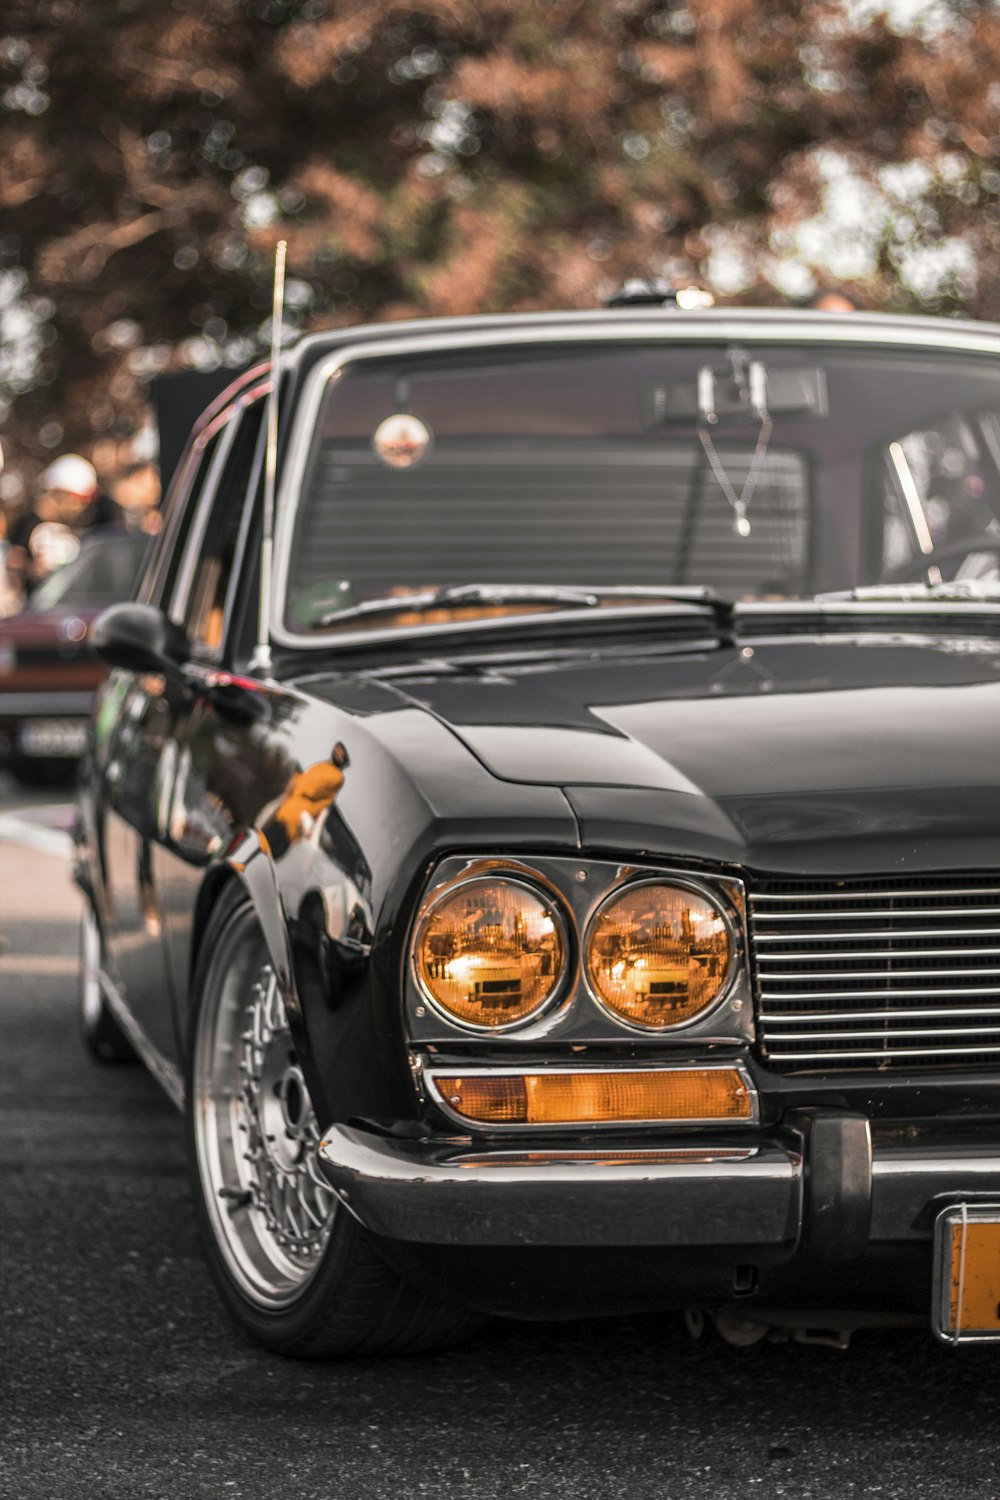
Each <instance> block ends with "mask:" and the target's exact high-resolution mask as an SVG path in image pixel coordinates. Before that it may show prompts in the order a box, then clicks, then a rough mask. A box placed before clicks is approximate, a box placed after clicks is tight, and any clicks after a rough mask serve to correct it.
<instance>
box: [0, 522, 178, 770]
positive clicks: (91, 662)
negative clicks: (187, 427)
mask: <svg viewBox="0 0 1000 1500" xmlns="http://www.w3.org/2000/svg"><path fill="white" fill-rule="evenodd" d="M148 545H149V537H148V536H147V535H145V534H144V533H138V534H129V533H127V532H120V531H117V530H113V529H110V528H102V529H101V530H100V531H99V532H95V533H94V534H93V535H92V536H90V537H88V538H86V539H85V540H84V542H83V544H82V545H81V547H80V551H79V552H78V553H77V555H76V557H74V558H73V559H72V561H71V562H68V563H66V564H65V565H64V566H63V567H61V568H59V569H57V570H56V571H55V572H54V573H52V574H51V575H50V576H49V577H48V578H47V579H45V581H44V582H42V583H40V584H39V585H38V587H37V588H36V589H35V590H34V592H33V593H32V595H31V597H30V599H29V601H28V603H27V605H26V607H25V608H24V609H22V610H20V611H19V612H18V613H17V614H14V615H11V616H10V617H9V618H7V619H0V764H5V765H6V768H7V769H8V770H10V771H11V772H12V773H13V774H14V775H15V776H16V777H17V778H18V780H19V781H22V782H30V783H35V782H60V781H68V780H70V779H71V778H72V776H73V775H74V773H75V771H76V766H77V763H78V761H79V758H80V756H81V754H82V753H83V749H84V745H85V742H86V733H87V716H88V714H89V712H90V705H91V700H92V698H93V695H94V690H95V688H96V687H97V686H98V684H99V683H100V682H101V680H102V678H103V677H104V675H105V669H104V668H103V667H102V666H101V664H100V662H99V661H98V660H97V658H96V657H95V656H94V654H93V652H92V651H91V649H90V646H89V643H88V639H87V637H88V633H89V629H90V622H91V621H92V620H93V618H94V616H95V615H97V614H99V613H100V611H101V610H102V609H103V608H104V607H105V606H106V605H108V604H114V603H118V602H120V601H121V600H124V599H129V598H131V597H132V593H133V590H134V587H135V584H136V582H137V580H138V577H139V572H140V569H141V566H142V561H143V558H144V557H145V555H146V549H147V547H148Z"/></svg>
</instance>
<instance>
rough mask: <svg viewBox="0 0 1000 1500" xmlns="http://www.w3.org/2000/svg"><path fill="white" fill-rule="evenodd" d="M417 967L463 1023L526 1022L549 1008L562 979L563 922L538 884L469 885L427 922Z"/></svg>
mask: <svg viewBox="0 0 1000 1500" xmlns="http://www.w3.org/2000/svg"><path fill="white" fill-rule="evenodd" d="M416 968H417V975H418V977H419V979H420V983H421V986H422V987H423V990H424V992H425V994H426V995H427V996H428V997H429V998H430V999H431V1000H432V1001H433V1002H434V1004H435V1005H436V1006H437V1007H438V1008H439V1009H440V1010H442V1011H443V1012H444V1013H445V1014H446V1015H447V1016H449V1017H450V1018H451V1019H452V1020H454V1021H457V1022H459V1023H460V1024H461V1025H463V1026H468V1027H472V1028H475V1029H476V1030H482V1031H500V1030H503V1029H504V1028H506V1027H509V1026H517V1025H520V1024H522V1023H523V1022H524V1021H527V1020H529V1019H530V1018H531V1017H532V1016H535V1015H537V1014H538V1013H539V1012H540V1011H542V1010H544V1009H545V1007H546V1005H547V1004H548V1003H549V1001H550V1000H551V999H552V997H553V996H554V995H555V993H556V990H557V989H558V988H559V985H560V983H561V982H562V978H563V975H564V973H565V971H566V939H565V935H564V929H563V924H562V919H561V917H560V916H559V913H558V911H557V910H556V907H555V906H554V905H553V903H552V902H551V901H549V900H548V899H547V898H546V897H545V896H543V895H542V894H541V892H540V891H536V890H534V889H533V888H532V887H531V886H527V885H522V884H520V883H519V882H518V881H515V880H498V879H482V880H469V881H467V882H466V883H465V884H464V885H460V886H458V887H457V888H456V889H455V890H453V891H451V892H450V893H448V894H446V895H445V896H443V897H442V899H441V900H439V901H438V902H437V903H436V904H435V905H434V906H432V907H431V909H430V911H429V912H428V913H427V915H426V916H425V917H424V919H423V922H422V923H421V925H420V930H419V933H418V936H417V950H416Z"/></svg>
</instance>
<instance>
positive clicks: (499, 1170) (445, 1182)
mask: <svg viewBox="0 0 1000 1500" xmlns="http://www.w3.org/2000/svg"><path fill="white" fill-rule="evenodd" d="M526 1158H527V1160H526ZM319 1162H320V1166H321V1167H322V1169H323V1171H324V1173H325V1175H326V1177H327V1179H328V1181H329V1182H330V1184H331V1186H332V1187H333V1188H334V1190H335V1191H336V1193H337V1195H338V1197H339V1198H340V1199H341V1201H342V1202H343V1203H344V1204H345V1205H346V1206H347V1208H349V1209H350V1211H351V1212H352V1213H353V1214H354V1216H355V1218H357V1219H358V1220H360V1222H361V1223H362V1224H363V1225H364V1226H365V1227H366V1228H367V1229H370V1230H371V1231H372V1232H373V1233H375V1234H380V1235H384V1236H386V1237H387V1238H389V1239H397V1240H415V1241H420V1242H423V1243H428V1244H445V1245H608V1246H611V1245H618V1246H625V1245H663V1246H668V1245H674V1246H677V1245H682V1246H683V1245H691V1246H695V1245H732V1246H746V1247H748V1248H754V1249H757V1250H761V1249H765V1248H771V1249H772V1250H774V1249H779V1248H785V1249H786V1250H787V1251H788V1252H791V1250H792V1249H793V1247H794V1245H795V1242H796V1240H797V1238H798V1234H799V1226H800V1223H801V1217H802V1158H801V1156H800V1155H799V1154H798V1153H797V1152H795V1151H793V1150H790V1149H788V1148H786V1147H785V1146H782V1145H779V1144H778V1143H776V1142H774V1141H758V1142H755V1143H753V1144H752V1145H751V1146H749V1147H742V1148H740V1147H738V1146H737V1143H735V1142H734V1141H733V1140H732V1139H731V1138H730V1139H729V1140H728V1141H720V1142H716V1141H709V1142H703V1141H695V1142H691V1141H686V1142H685V1141H683V1140H679V1141H678V1142H677V1143H676V1144H670V1145H668V1146H664V1145H663V1144H662V1143H661V1144H660V1145H659V1146H658V1147H650V1146H648V1145H646V1146H642V1145H632V1146H625V1145H621V1144H616V1145H607V1146H604V1147H600V1148H598V1147H595V1146H594V1145H593V1143H591V1144H589V1145H588V1147H587V1148H586V1150H577V1151H573V1150H566V1149H565V1148H541V1149H537V1150H532V1151H503V1150H500V1151H496V1152H484V1151H483V1150H482V1149H473V1148H472V1147H471V1146H470V1147H469V1148H468V1150H463V1149H462V1147H461V1146H457V1145H455V1144H451V1145H447V1146H446V1145H440V1144H439V1145H428V1144H427V1143H426V1142H411V1141H401V1140H397V1139H390V1138H388V1137H386V1136H379V1135H375V1134H374V1133H372V1132H370V1131H365V1130H358V1129H356V1128H353V1127H351V1126H347V1125H336V1126H333V1127H331V1129H330V1130H328V1131H327V1133H326V1135H325V1137H324V1139H323V1140H322V1142H321V1143H320V1147H319Z"/></svg>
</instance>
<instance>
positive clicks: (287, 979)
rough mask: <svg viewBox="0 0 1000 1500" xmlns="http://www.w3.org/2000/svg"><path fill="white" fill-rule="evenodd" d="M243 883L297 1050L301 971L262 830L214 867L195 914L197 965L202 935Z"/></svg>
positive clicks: (247, 835)
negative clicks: (225, 895)
mask: <svg viewBox="0 0 1000 1500" xmlns="http://www.w3.org/2000/svg"><path fill="white" fill-rule="evenodd" d="M233 879H236V880H238V881H239V883H240V885H241V886H242V888H243V890H244V892H245V893H246V895H247V896H248V897H249V899H250V903H251V905H252V906H253V909H254V915H255V916H256V918H257V922H258V925H259V926H260V930H261V934H262V936H263V939H264V946H265V947H266V949H267V956H268V958H269V960H270V962H271V966H272V968H273V969H274V973H275V977H276V979H277V981H278V989H279V992H280V994H281V998H282V1001H283V1003H284V1006H285V1011H286V1013H287V1015H288V1022H289V1025H290V1026H291V1027H292V1031H293V1034H296V1044H297V1045H298V1043H299V1041H300V1037H299V1035H298V1034H297V1033H300V1032H301V1029H302V1006H301V1003H300V1001H299V996H298V989H297V986H296V984H295V968H294V965H293V963H292V950H291V945H290V943H289V940H288V929H287V928H286V926H285V919H284V915H283V913H282V909H281V897H280V895H279V892H278V879H277V874H276V871H275V868H274V861H273V860H272V858H271V851H270V848H269V846H268V843H267V839H266V838H265V837H264V836H263V834H261V833H258V832H257V830H256V829H252V828H251V829H246V830H244V831H243V832H242V833H239V834H237V835H236V837H235V838H234V839H233V841H232V842H231V843H230V845H229V846H228V848H227V850H226V852H225V854H224V855H223V856H222V858H221V859H220V860H219V861H218V862H217V863H216V864H214V865H213V866H212V868H211V869H210V870H209V871H208V873H207V874H206V876H205V879H204V881H203V882H202V886H201V890H200V891H199V893H198V902H197V906H196V909H195V942H194V945H193V948H192V965H193V964H194V961H195V958H196V955H197V952H198V947H199V945H200V940H201V935H202V933H203V932H204V930H205V925H206V923H207V921H208V916H209V913H210V912H211V910H212V908H213V907H214V905H215V903H216V901H217V900H218V899H219V897H220V896H221V894H222V892H223V890H224V889H225V888H226V886H227V885H229V884H230V882H231V881H232V880H233Z"/></svg>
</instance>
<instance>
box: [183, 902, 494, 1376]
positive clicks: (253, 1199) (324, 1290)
mask: <svg viewBox="0 0 1000 1500" xmlns="http://www.w3.org/2000/svg"><path fill="white" fill-rule="evenodd" d="M199 952H200V958H199V963H198V966H197V972H196V975H195V984H194V1006H195V1013H194V1018H193V1036H192V1045H191V1047H190V1057H189V1073H188V1088H187V1116H188V1143H189V1159H190V1167H191V1176H192V1182H193V1188H194V1195H195V1203H196V1210H197V1219H198V1223H199V1228H200V1231H201V1235H202V1240H203V1243H204V1246H205V1250H206V1254H207V1256H208V1262H209V1266H210V1268H211V1271H212V1274H213V1276H214V1278H215V1281H216V1283H217V1285H218V1287H219V1290H220V1291H221V1293H222V1296H223V1298H224V1300H225V1302H226V1304H227V1306H228V1307H229V1310H230V1312H231V1313H232V1314H233V1316H234V1317H235V1318H236V1321H237V1322H238V1323H239V1324H240V1326H241V1327H242V1328H243V1329H244V1330H245V1331H246V1332H247V1333H249V1334H250V1335H251V1336H252V1337H253V1338H255V1339H256V1340H258V1341H259V1342H260V1343H263V1344H265V1345H267V1346H268V1347H269V1348H271V1349H274V1350H276V1351H278V1352H280V1353H282V1354H288V1355H296V1356H300V1357H309V1356H312V1357H318V1356H344V1355H352V1354H376V1353H378V1354H398V1353H404V1352H406V1353H409V1352H416V1351H417V1350H424V1349H429V1348H433V1347H435V1346H439V1345H441V1344H443V1343H449V1342H453V1341H454V1340H455V1339H456V1338H457V1337H459V1336H461V1335H462V1334H463V1333H464V1332H466V1331H467V1329H468V1328H469V1327H470V1326H471V1320H470V1319H468V1318H467V1317H466V1316H465V1315H464V1314H462V1313H458V1314H456V1313H455V1312H454V1311H453V1310H451V1309H450V1308H448V1307H447V1306H446V1305H444V1304H443V1303H440V1302H437V1301H436V1300H435V1299H433V1298H431V1297H428V1296H426V1295H425V1294H423V1293H422V1292H419V1291H417V1290H416V1289H415V1288H413V1287H411V1286H410V1285H408V1283H406V1282H405V1281H403V1280H402V1279H401V1278H400V1277H399V1276H398V1275H397V1274H396V1272H395V1271H394V1270H392V1268H391V1267H390V1266H389V1265H388V1264H387V1263H386V1262H385V1260H384V1259H383V1258H382V1256H381V1255H380V1254H379V1250H378V1242H377V1240H376V1239H375V1238H374V1237H373V1236H372V1235H370V1234H368V1233H367V1231H366V1230H364V1229H363V1228H362V1227H361V1226H360V1225H359V1224H358V1223H357V1221H356V1220H355V1219H354V1218H352V1216H351V1215H350V1214H349V1213H348V1211H347V1210H346V1209H345V1208H344V1207H343V1206H342V1205H341V1204H340V1203H339V1202H338V1200H337V1198H336V1196H335V1194H334V1193H333V1191H332V1189H331V1188H330V1187H329V1185H328V1184H327V1183H326V1181H325V1179H324V1177H323V1176H322V1173H321V1172H320V1169H319V1166H318V1163H317V1160H316V1148H317V1146H318V1144H319V1126H318V1123H317V1120H316V1115H315V1113H314V1111H313V1107H312V1102H311V1100H310V1097H309V1092H308V1089H307V1087H306V1083H305V1080H304V1078H303V1075H302V1071H301V1069H300V1067H299V1063H298V1059H297V1056H296V1052H295V1045H294V1042H293V1040H292V1035H291V1032H290V1030H289V1027H288V1020H287V1017H286V1015H285V1010H284V1006H283V1004H282V1001H281V997H280V995H279V993H278V986H277V981H276V978H275V974H274V970H273V968H272V966H271V964H270V963H269V961H268V957H267V953H266V949H265V946H264V942H263V939H262V936H261V932H260V928H259V926H258V924H257V921H256V918H255V917H254V914H253V909H252V907H251V905H250V903H249V901H247V900H246V899H245V898H243V897H241V896H235V895H229V896H226V897H223V899H222V901H221V902H220V903H219V906H218V907H217V908H216V911H215V912H214V914H213V916H212V918H211V920H210V923H209V927H208V929H207V931H206V933H205V936H204V940H203V941H202V943H201V945H200V950H199Z"/></svg>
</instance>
